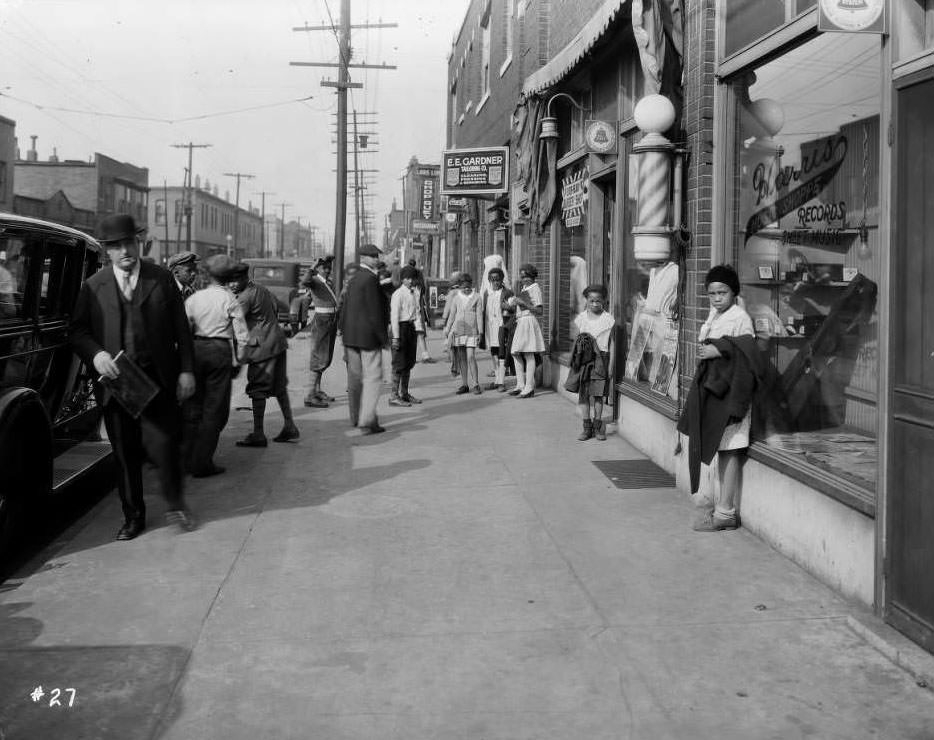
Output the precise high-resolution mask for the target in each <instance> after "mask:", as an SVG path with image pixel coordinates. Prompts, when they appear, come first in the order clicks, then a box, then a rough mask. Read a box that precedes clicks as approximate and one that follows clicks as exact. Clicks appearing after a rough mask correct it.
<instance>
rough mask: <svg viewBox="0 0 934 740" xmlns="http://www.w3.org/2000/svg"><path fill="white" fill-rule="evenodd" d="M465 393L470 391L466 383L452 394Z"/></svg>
mask: <svg viewBox="0 0 934 740" xmlns="http://www.w3.org/2000/svg"><path fill="white" fill-rule="evenodd" d="M465 393H470V388H468V387H467V386H466V385H462V386H461V387H460V388H458V389H457V390H456V391H454V395H456V396H462V395H464V394H465Z"/></svg>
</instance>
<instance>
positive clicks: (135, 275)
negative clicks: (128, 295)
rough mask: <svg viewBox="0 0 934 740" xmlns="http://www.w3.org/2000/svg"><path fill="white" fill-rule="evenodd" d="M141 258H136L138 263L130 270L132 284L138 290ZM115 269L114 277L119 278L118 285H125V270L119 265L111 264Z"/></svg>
mask: <svg viewBox="0 0 934 740" xmlns="http://www.w3.org/2000/svg"><path fill="white" fill-rule="evenodd" d="M139 265H140V261H139V259H137V260H136V264H134V265H133V269H132V270H130V286H131V287H132V288H133V290H136V283H137V282H139ZM111 267H112V268H113V271H114V277H115V278H116V279H117V285H119V286H121V287H123V276H124V275H126V274H127V273H126V271H125V270H121V269H120V268H119V267H117V265H113V264H112V265H111Z"/></svg>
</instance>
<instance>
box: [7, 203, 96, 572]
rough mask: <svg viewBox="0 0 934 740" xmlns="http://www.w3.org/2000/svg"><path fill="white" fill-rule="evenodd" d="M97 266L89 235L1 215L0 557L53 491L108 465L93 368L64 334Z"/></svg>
mask: <svg viewBox="0 0 934 740" xmlns="http://www.w3.org/2000/svg"><path fill="white" fill-rule="evenodd" d="M100 263H101V248H100V245H99V244H98V243H97V241H95V240H94V239H92V238H91V237H90V236H88V235H87V234H83V233H81V232H80V231H76V230H75V229H71V228H68V227H66V226H60V225H58V224H53V223H48V222H45V221H39V220H37V219H32V218H24V217H22V216H14V215H10V214H0V471H2V474H0V476H2V477H0V560H2V559H3V557H4V556H5V555H7V554H9V553H10V552H11V551H12V550H13V549H15V548H14V545H16V544H19V540H21V539H22V538H23V537H24V536H25V534H26V533H27V532H29V528H28V526H26V522H27V520H28V519H29V518H30V517H31V516H34V515H41V514H42V513H43V511H46V510H47V509H48V508H49V507H51V506H53V505H54V497H53V495H52V494H55V493H60V492H63V491H64V490H65V489H67V487H68V485H69V484H70V483H71V482H72V481H74V480H76V479H77V478H78V477H80V476H81V475H82V474H84V473H86V472H89V471H91V470H93V469H94V468H96V467H97V466H98V465H100V464H103V463H105V462H106V461H107V460H108V459H109V458H110V455H111V450H110V445H109V444H108V443H107V442H102V441H101V440H100V434H99V432H100V409H99V408H98V406H97V404H96V402H95V399H94V394H93V392H92V383H93V380H92V379H93V376H92V372H93V371H89V369H88V368H87V367H85V365H84V364H83V363H82V362H81V361H80V360H79V359H78V358H77V357H76V356H75V354H74V353H73V352H72V349H71V345H70V344H69V343H68V337H67V327H68V321H69V319H70V317H71V314H72V312H73V311H74V306H75V301H76V300H77V297H78V290H79V288H80V287H81V283H82V282H83V281H84V279H85V278H86V277H88V276H89V275H91V274H93V273H94V272H96V271H97V269H98V268H99V266H100Z"/></svg>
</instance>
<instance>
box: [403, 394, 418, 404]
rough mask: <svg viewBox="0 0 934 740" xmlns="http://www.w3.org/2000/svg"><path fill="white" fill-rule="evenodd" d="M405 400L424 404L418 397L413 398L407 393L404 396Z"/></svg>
mask: <svg viewBox="0 0 934 740" xmlns="http://www.w3.org/2000/svg"><path fill="white" fill-rule="evenodd" d="M403 398H404V399H405V400H406V401H408V402H409V403H421V402H422V399H420V398H416V397H415V396H413V395H412V394H411V393H406V394H405V395H404V396H403Z"/></svg>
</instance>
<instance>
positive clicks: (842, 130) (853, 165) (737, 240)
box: [731, 34, 885, 489]
mask: <svg viewBox="0 0 934 740" xmlns="http://www.w3.org/2000/svg"><path fill="white" fill-rule="evenodd" d="M732 89H733V92H734V95H735V100H736V111H737V114H736V120H735V136H734V142H735V143H734V154H735V179H734V181H733V194H732V202H733V207H732V209H731V213H732V214H733V218H732V234H731V238H732V240H733V244H732V249H733V254H734V256H735V264H736V265H737V266H738V269H739V273H740V279H741V282H742V297H743V299H744V300H745V303H746V310H747V311H748V312H749V314H750V316H751V317H752V319H753V323H754V325H755V329H756V334H757V337H758V338H759V345H760V349H761V352H762V359H763V361H764V362H763V366H764V367H765V368H767V370H766V378H767V385H766V387H765V388H764V389H763V392H762V393H761V396H760V398H759V399H758V401H757V404H756V413H755V414H754V419H755V427H754V437H755V439H756V440H757V441H758V442H762V443H765V444H766V445H769V446H770V447H774V448H776V449H780V450H783V451H784V452H787V453H793V454H795V455H800V457H801V459H802V460H803V461H805V462H807V463H809V464H811V465H814V466H817V467H819V468H822V469H824V470H827V471H829V472H832V473H834V474H836V475H838V476H840V477H842V478H845V479H847V480H849V481H850V482H852V483H854V484H856V485H859V486H862V487H864V488H868V489H872V488H874V487H875V483H876V471H877V458H878V447H877V442H876V435H877V427H878V419H877V395H878V381H877V379H878V372H879V358H878V336H877V315H878V312H877V308H878V305H879V302H880V297H879V295H878V292H879V278H880V273H881V267H882V264H883V261H884V252H885V245H884V244H883V242H882V240H881V239H880V231H879V221H880V219H879V142H880V126H879V114H880V105H881V57H880V42H879V40H878V38H877V37H870V36H861V35H856V34H853V35H849V34H826V35H823V36H820V37H818V38H816V39H814V40H813V41H810V42H809V43H807V44H804V45H802V46H800V47H798V48H797V49H795V50H793V51H791V52H789V53H787V54H785V55H783V56H782V57H780V58H779V59H776V60H774V61H771V62H769V63H767V64H764V65H762V66H760V67H759V68H757V69H756V70H755V71H754V72H750V73H746V74H744V75H743V76H742V78H741V79H737V80H734V81H732Z"/></svg>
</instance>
